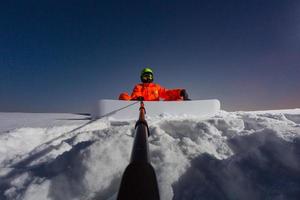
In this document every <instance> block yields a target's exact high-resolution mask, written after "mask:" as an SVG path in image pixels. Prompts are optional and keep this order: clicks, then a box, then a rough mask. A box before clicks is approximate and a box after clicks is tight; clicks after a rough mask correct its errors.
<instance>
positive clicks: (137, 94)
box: [131, 85, 143, 99]
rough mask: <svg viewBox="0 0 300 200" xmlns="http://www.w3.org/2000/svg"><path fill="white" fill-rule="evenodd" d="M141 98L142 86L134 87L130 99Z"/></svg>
mask: <svg viewBox="0 0 300 200" xmlns="http://www.w3.org/2000/svg"><path fill="white" fill-rule="evenodd" d="M141 96H143V94H142V86H140V85H135V86H134V88H133V91H132V93H131V99H137V98H138V97H141Z"/></svg>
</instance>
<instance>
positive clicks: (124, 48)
mask: <svg viewBox="0 0 300 200" xmlns="http://www.w3.org/2000/svg"><path fill="white" fill-rule="evenodd" d="M0 27H1V31H0V112H11V111H14V112H89V111H90V108H91V106H92V104H93V103H95V102H96V100H98V99H103V98H105V99H116V98H118V95H119V93H121V92H125V91H127V92H131V90H132V88H133V86H134V85H135V84H136V83H138V82H139V73H140V71H141V69H142V68H143V67H144V66H150V67H151V68H152V69H153V70H154V78H155V82H156V83H159V84H161V85H162V86H164V87H167V88H185V89H186V90H187V91H188V93H189V95H190V97H191V98H192V99H211V98H217V99H219V100H220V101H221V105H222V108H223V109H225V110H227V111H236V110H265V109H268V110H269V109H287V108H296V107H298V108H299V107H300V92H299V91H300V81H299V75H300V1H298V0H286V1H282V0H264V1H261V0H251V1H246V0H245V1H240V0H228V1H223V0H203V1H198V0H193V1H189V0H187V1H177V0H168V1H164V0H160V1H151V2H150V1H130V0H129V1H96V0H93V1H91V0H85V1H78V0H72V1H71V0H70V1H66V0H61V1H55V0H43V1H37V0H36V1H33V0H28V1H16V0H12V1H1V5H0Z"/></svg>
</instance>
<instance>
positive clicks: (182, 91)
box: [180, 89, 190, 101]
mask: <svg viewBox="0 0 300 200" xmlns="http://www.w3.org/2000/svg"><path fill="white" fill-rule="evenodd" d="M180 96H181V97H183V100H185V101H187V100H190V99H189V95H188V93H187V92H186V90H185V89H183V90H181V91H180Z"/></svg>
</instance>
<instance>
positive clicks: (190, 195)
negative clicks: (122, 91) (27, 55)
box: [0, 109, 300, 200]
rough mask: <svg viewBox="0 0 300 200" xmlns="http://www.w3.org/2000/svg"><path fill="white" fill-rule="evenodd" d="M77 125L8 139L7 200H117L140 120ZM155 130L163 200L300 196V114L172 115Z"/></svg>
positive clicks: (4, 153)
mask: <svg viewBox="0 0 300 200" xmlns="http://www.w3.org/2000/svg"><path fill="white" fill-rule="evenodd" d="M45 115H46V114H45ZM0 116H1V117H2V118H5V113H4V114H0ZM51 118H55V116H51ZM68 118H70V116H69V115H68ZM45 119H47V120H49V118H47V117H45ZM73 119H74V118H73ZM70 121H71V122H72V123H70ZM70 121H68V122H66V123H65V125H64V124H63V123H58V124H57V123H56V124H53V123H52V124H50V125H49V124H48V125H49V126H45V125H44V123H45V121H43V125H42V126H41V127H37V126H38V125H37V124H35V125H34V127H22V128H17V129H12V130H10V131H5V132H2V133H0V191H1V192H0V199H52V200H59V199H115V198H116V194H117V191H118V188H119V184H120V180H121V176H122V173H123V171H124V169H125V167H126V166H127V164H128V162H129V158H130V153H131V147H132V141H133V137H132V136H133V134H134V124H135V121H113V120H111V119H99V120H97V121H94V122H93V123H89V124H87V125H86V126H83V127H81V128H80V129H76V128H77V127H79V126H82V125H83V124H85V123H86V122H88V121H87V120H85V119H84V118H83V119H82V120H77V121H76V120H73V121H72V120H71V119H70ZM45 124H47V123H45ZM148 124H149V125H150V127H149V128H150V132H151V137H150V138H149V142H150V153H151V161H152V164H153V166H154V168H155V170H156V174H157V179H158V182H159V189H160V195H161V199H246V200H247V199H298V197H299V196H300V111H299V109H295V110H285V111H281V112H280V111H264V112H262V111H260V112H225V111H221V112H219V113H218V114H217V115H216V116H214V117H211V118H206V119H200V118H196V117H186V116H168V115H164V116H158V117H157V118H151V119H148ZM0 126H1V124H0ZM74 129H75V131H74Z"/></svg>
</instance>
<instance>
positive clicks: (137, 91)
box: [119, 83, 182, 101]
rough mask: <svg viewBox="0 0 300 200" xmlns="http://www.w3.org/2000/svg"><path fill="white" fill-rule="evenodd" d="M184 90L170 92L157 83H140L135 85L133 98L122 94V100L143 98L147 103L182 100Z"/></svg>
mask: <svg viewBox="0 0 300 200" xmlns="http://www.w3.org/2000/svg"><path fill="white" fill-rule="evenodd" d="M181 90H182V89H172V90H168V89H166V88H164V87H161V86H160V85H159V84H156V83H140V84H137V85H135V87H134V89H133V92H132V94H131V96H129V95H128V94H127V93H122V94H121V95H120V97H119V99H120V100H135V99H137V98H138V97H143V98H144V100H145V101H159V100H160V99H164V100H165V101H176V100H182V98H181V96H180V92H181Z"/></svg>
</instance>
